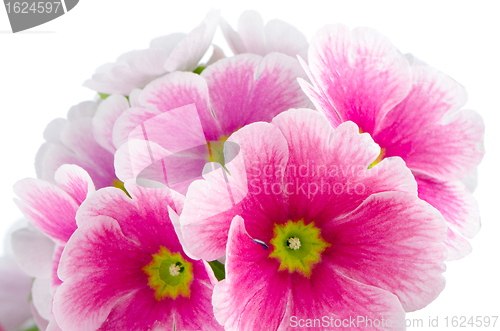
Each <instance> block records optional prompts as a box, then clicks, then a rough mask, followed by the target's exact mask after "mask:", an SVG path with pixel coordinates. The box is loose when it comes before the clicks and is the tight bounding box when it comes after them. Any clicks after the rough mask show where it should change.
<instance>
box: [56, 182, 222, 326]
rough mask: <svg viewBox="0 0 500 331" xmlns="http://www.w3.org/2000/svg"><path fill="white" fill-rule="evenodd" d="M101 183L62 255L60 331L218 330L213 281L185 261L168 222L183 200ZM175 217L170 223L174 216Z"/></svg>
mask: <svg viewBox="0 0 500 331" xmlns="http://www.w3.org/2000/svg"><path fill="white" fill-rule="evenodd" d="M125 187H126V190H127V192H128V193H129V194H130V197H131V198H130V197H129V196H127V195H126V194H125V193H124V192H123V191H122V190H119V189H116V188H104V189H101V190H99V191H97V192H96V193H95V194H94V195H93V196H92V197H90V198H89V199H87V200H86V201H85V202H84V203H83V204H82V206H81V208H80V209H79V211H78V214H77V223H78V230H77V231H76V232H75V233H74V234H73V236H72V237H71V238H70V240H69V242H68V243H67V245H66V248H65V250H64V252H63V255H62V258H61V263H60V266H59V270H58V274H59V276H60V277H61V279H62V280H63V283H62V285H61V286H60V287H59V289H58V290H57V292H56V295H55V299H54V313H55V317H56V320H57V323H58V324H59V326H60V327H61V328H62V329H63V330H72V331H79V330H81V331H92V330H102V331H103V330H134V331H139V330H144V331H146V330H172V329H174V328H175V329H176V330H193V331H194V330H222V327H220V325H218V324H217V322H216V321H215V318H214V316H213V308H212V304H211V295H212V290H213V286H214V284H215V283H216V282H217V280H216V279H215V277H214V275H213V272H212V270H211V268H210V266H209V265H208V264H207V263H206V262H204V261H197V260H193V259H191V258H189V256H187V255H186V254H185V253H184V251H183V248H182V245H181V242H180V241H179V239H178V237H177V234H176V230H175V229H174V225H173V223H172V222H175V223H176V222H177V221H178V216H177V213H180V211H181V208H182V203H183V197H182V196H180V195H179V194H177V193H175V192H173V191H170V190H169V189H167V188H159V189H151V188H141V187H139V186H137V185H136V184H135V183H133V182H127V183H126V184H125ZM171 219H172V220H171Z"/></svg>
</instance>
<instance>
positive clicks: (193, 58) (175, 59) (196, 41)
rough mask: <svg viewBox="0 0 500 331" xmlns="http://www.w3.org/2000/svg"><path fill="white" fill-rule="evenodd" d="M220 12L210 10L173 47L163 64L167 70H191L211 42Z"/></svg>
mask: <svg viewBox="0 0 500 331" xmlns="http://www.w3.org/2000/svg"><path fill="white" fill-rule="evenodd" d="M219 18H220V12H219V11H218V10H214V9H212V10H210V12H209V13H208V14H207V16H206V17H205V20H204V21H203V23H202V24H200V25H199V26H198V27H196V28H195V29H194V30H193V31H191V32H190V33H189V34H188V35H187V36H186V37H185V38H184V39H183V40H182V41H181V42H179V44H178V45H177V46H176V47H175V48H174V50H173V51H172V53H171V54H170V56H169V57H168V59H167V60H166V62H165V64H164V68H165V70H166V71H167V72H172V71H193V70H194V69H196V67H197V66H198V62H200V60H201V58H202V57H203V55H205V53H206V52H207V50H208V47H210V45H211V44H212V39H213V37H214V34H215V30H216V29H217V26H218V25H219Z"/></svg>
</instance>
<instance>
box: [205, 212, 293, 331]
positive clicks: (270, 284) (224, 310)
mask: <svg viewBox="0 0 500 331" xmlns="http://www.w3.org/2000/svg"><path fill="white" fill-rule="evenodd" d="M243 223H244V221H243V218H241V217H240V216H236V217H234V220H233V221H232V223H231V228H230V230H229V238H228V245H227V255H226V257H227V260H226V266H225V268H226V279H225V280H223V281H221V282H219V283H218V284H217V285H216V286H215V289H214V294H213V299H212V302H213V305H214V313H215V318H216V319H217V321H218V322H219V323H221V324H223V325H224V328H225V330H227V331H236V330H241V331H246V330H249V331H253V330H258V329H259V328H261V327H262V326H263V325H265V326H266V330H269V331H272V330H277V329H278V327H279V325H280V323H281V320H282V318H283V316H284V314H285V310H286V308H287V303H288V302H289V300H290V286H291V282H290V274H288V273H286V272H280V273H278V268H279V263H278V262H277V261H276V260H274V259H270V258H268V255H269V252H268V251H267V250H265V249H264V248H263V247H262V246H261V245H259V244H258V243H255V242H254V241H252V238H251V237H250V236H249V235H248V233H247V232H246V230H245V226H244V224H243ZM285 322H286V323H288V321H285Z"/></svg>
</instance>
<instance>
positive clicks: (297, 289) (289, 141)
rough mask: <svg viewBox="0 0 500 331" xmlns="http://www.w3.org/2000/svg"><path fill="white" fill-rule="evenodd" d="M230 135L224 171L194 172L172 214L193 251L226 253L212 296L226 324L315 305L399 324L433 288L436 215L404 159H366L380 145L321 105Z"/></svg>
mask: <svg viewBox="0 0 500 331" xmlns="http://www.w3.org/2000/svg"><path fill="white" fill-rule="evenodd" d="M228 141H233V142H237V143H238V144H239V145H240V146H241V153H240V157H237V158H236V159H235V160H234V161H233V162H231V163H229V164H228V165H227V168H228V171H229V173H230V175H227V176H226V178H227V180H226V178H225V176H224V175H223V171H225V170H220V171H213V172H210V173H208V174H207V175H205V180H204V181H196V182H194V183H192V184H191V186H190V187H189V190H188V193H187V195H186V203H185V206H184V210H183V213H182V215H181V219H180V222H181V230H182V233H183V235H184V238H185V240H186V245H187V247H188V249H189V251H190V252H191V253H192V254H195V255H197V256H200V257H202V258H204V259H207V260H213V259H215V258H218V257H220V256H221V255H224V254H226V259H227V260H226V266H225V267H226V279H225V280H223V281H222V282H220V283H218V285H217V286H216V288H215V290H214V299H213V302H214V307H215V314H216V318H217V320H218V321H219V322H220V323H222V324H224V326H225V329H226V330H256V329H258V328H259V326H262V325H265V326H266V329H267V330H278V329H279V330H293V329H294V328H293V321H294V318H299V319H307V318H318V319H321V318H323V316H327V319H328V320H329V321H330V322H329V323H331V322H332V320H330V318H331V317H334V318H336V319H338V318H340V319H345V318H347V319H349V316H351V317H354V318H355V316H368V317H370V318H371V319H378V320H379V322H380V321H381V319H382V318H384V319H385V320H387V319H390V320H391V323H393V326H395V324H396V323H402V319H403V318H404V311H413V310H416V309H420V308H422V307H424V306H425V305H427V304H428V303H429V302H431V301H432V300H433V299H435V298H436V297H437V295H438V294H439V293H440V292H441V290H442V289H443V287H444V278H443V276H442V272H443V271H444V269H445V268H444V264H443V261H444V259H445V257H446V254H445V246H444V244H443V241H444V239H445V237H446V228H445V224H444V221H443V218H442V216H441V215H440V214H439V212H438V211H437V210H435V209H434V208H433V207H431V206H430V205H429V204H427V203H426V202H424V201H422V200H420V199H419V198H418V197H417V192H416V183H415V180H414V178H413V176H412V174H411V172H410V170H409V169H408V168H406V167H405V165H404V162H403V161H402V160H401V159H400V158H398V157H394V158H387V159H384V160H383V161H382V162H380V164H379V165H378V166H377V167H375V168H372V169H367V168H368V166H369V165H370V164H371V163H372V162H373V161H374V160H375V159H376V158H377V156H378V155H379V153H380V149H379V147H378V146H377V145H376V144H375V143H374V142H373V140H372V139H371V137H370V136H369V135H368V134H366V133H364V134H359V131H358V127H357V126H356V125H355V124H353V123H351V122H348V123H345V124H342V125H340V126H339V127H338V128H337V129H335V130H333V129H332V127H331V126H330V125H329V124H328V122H327V121H326V120H325V119H324V118H323V116H322V115H321V114H320V113H318V112H315V111H311V110H290V111H288V112H284V113H282V114H280V115H278V116H276V117H275V118H274V119H273V121H272V123H271V124H267V123H254V124H250V125H248V126H246V127H244V128H242V129H241V130H239V131H237V132H236V133H234V134H233V135H232V136H231V137H229V139H228ZM226 242H227V246H226ZM396 296H397V297H396ZM397 298H399V301H400V302H401V303H399V302H398V300H397ZM333 322H334V321H333ZM290 323H292V324H290ZM398 325H399V324H398ZM321 326H323V327H325V325H323V324H322V325H321ZM399 326H401V325H399ZM316 329H318V330H319V329H321V328H316ZM346 329H349V328H346ZM350 329H356V328H354V327H352V328H350ZM368 329H369V328H368ZM373 329H380V330H382V329H384V330H385V329H387V328H386V327H385V328H384V327H380V328H373ZM396 329H404V327H400V328H396Z"/></svg>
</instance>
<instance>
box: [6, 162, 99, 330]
mask: <svg viewBox="0 0 500 331" xmlns="http://www.w3.org/2000/svg"><path fill="white" fill-rule="evenodd" d="M55 182H56V184H52V183H49V182H47V181H44V180H41V179H33V178H27V179H23V180H21V181H19V182H17V183H16V184H15V185H14V192H15V193H16V195H17V196H18V197H19V199H15V202H16V204H17V205H18V207H19V209H20V210H21V211H22V212H23V213H24V214H25V215H26V217H27V218H28V219H29V220H30V221H31V222H32V223H33V225H34V226H35V227H36V228H37V229H38V230H39V231H40V232H38V231H33V230H30V229H29V228H25V229H21V230H18V231H16V232H14V233H13V235H12V246H13V249H14V253H15V255H16V258H17V260H18V262H19V263H20V265H21V267H22V268H23V270H25V271H26V272H27V273H28V274H29V275H31V276H32V277H34V278H35V281H34V282H33V287H32V296H33V304H34V306H35V308H36V310H37V311H38V313H39V314H40V316H41V317H43V318H44V319H46V320H47V321H50V320H51V318H52V317H53V315H52V299H53V296H54V293H55V291H56V290H57V288H58V287H59V285H60V284H61V280H60V279H59V277H58V276H57V268H58V266H59V260H60V257H61V254H62V251H63V249H64V247H65V245H66V243H67V241H68V239H69V238H70V237H71V235H72V234H73V232H74V231H75V230H76V229H77V225H76V220H75V217H76V212H77V210H78V208H79V206H80V204H81V203H82V202H83V201H84V200H85V199H86V198H87V196H88V195H90V194H92V193H93V192H94V191H95V188H94V184H93V183H92V180H91V179H90V177H89V175H88V174H87V173H86V172H85V171H84V170H83V169H81V168H80V167H78V166H75V165H63V166H61V167H60V168H59V169H58V170H57V171H56V173H55ZM49 238H50V239H49Z"/></svg>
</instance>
